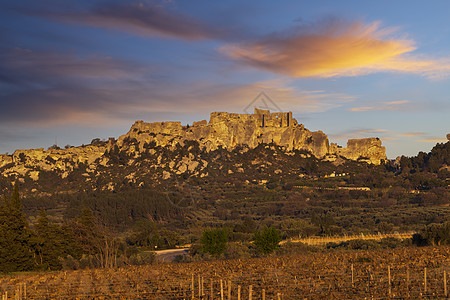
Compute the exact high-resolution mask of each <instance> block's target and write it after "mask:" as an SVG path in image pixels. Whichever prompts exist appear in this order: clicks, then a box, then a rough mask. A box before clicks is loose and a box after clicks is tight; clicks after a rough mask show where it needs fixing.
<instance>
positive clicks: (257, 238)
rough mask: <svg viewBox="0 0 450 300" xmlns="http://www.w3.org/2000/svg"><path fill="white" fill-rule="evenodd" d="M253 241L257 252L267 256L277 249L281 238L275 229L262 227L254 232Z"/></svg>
mask: <svg viewBox="0 0 450 300" xmlns="http://www.w3.org/2000/svg"><path fill="white" fill-rule="evenodd" d="M253 241H254V243H255V246H256V248H257V249H258V251H259V252H261V253H263V254H269V253H272V252H273V251H275V249H277V247H278V244H279V243H280V241H281V236H280V234H279V232H278V230H277V229H276V228H275V227H264V228H263V229H262V230H260V231H257V232H255V235H254V237H253Z"/></svg>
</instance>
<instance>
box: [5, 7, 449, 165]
mask: <svg viewBox="0 0 450 300" xmlns="http://www.w3.org/2000/svg"><path fill="white" fill-rule="evenodd" d="M449 11H450V2H448V1H433V4H432V5H431V4H427V3H424V2H423V1H376V2H372V1H283V2H281V3H275V2H274V1H200V0H194V1H175V0H174V1H141V2H137V1H136V2H135V1H80V0H79V1H56V0H51V1H50V0H44V1H39V2H36V1H9V0H6V1H2V2H1V3H0V41H1V43H0V105H1V109H0V153H6V152H9V153H12V152H13V151H14V150H15V149H23V148H40V147H44V148H47V147H49V146H51V145H52V144H54V143H55V139H57V142H58V144H59V145H60V146H64V145H66V144H70V145H80V144H87V143H89V142H90V141H91V140H92V139H93V138H96V137H100V138H108V137H118V136H119V135H121V134H124V133H126V132H127V131H128V129H129V127H130V126H131V124H132V123H133V122H134V121H135V120H144V121H147V122H154V121H164V120H175V121H181V122H182V123H184V124H186V123H190V124H191V123H192V122H193V121H195V120H202V119H209V113H210V112H212V111H229V112H238V113H240V112H243V110H244V108H245V107H246V106H247V105H248V104H249V103H250V102H251V101H252V100H253V99H254V98H255V97H256V96H257V95H258V94H259V93H260V92H261V91H264V92H265V93H266V94H267V95H268V96H269V97H270V98H271V99H273V101H274V102H275V103H276V104H277V106H278V107H280V108H281V109H282V110H283V111H292V112H293V113H294V117H295V118H296V119H297V120H298V121H299V123H302V124H304V125H305V127H306V128H308V129H310V130H322V131H323V132H325V133H326V134H327V135H328V136H329V139H330V141H331V142H337V143H338V144H340V145H343V146H345V144H346V141H347V139H349V138H363V137H379V138H381V140H382V141H383V145H384V146H386V149H387V155H388V157H389V158H395V157H396V156H398V155H402V154H404V155H408V156H411V155H415V154H417V153H418V152H419V151H429V150H430V149H431V148H432V147H433V146H434V145H435V144H436V143H437V142H445V141H446V138H445V136H446V134H447V133H449V132H450V128H449V124H450V122H449V112H450V99H449V98H450V84H449V79H450V77H449V75H450V19H449V18H448V12H449Z"/></svg>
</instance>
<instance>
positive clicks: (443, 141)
mask: <svg viewBox="0 0 450 300" xmlns="http://www.w3.org/2000/svg"><path fill="white" fill-rule="evenodd" d="M417 141H418V142H423V143H445V142H447V141H448V140H447V139H445V138H427V139H420V140H417Z"/></svg>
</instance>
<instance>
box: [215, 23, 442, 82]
mask: <svg viewBox="0 0 450 300" xmlns="http://www.w3.org/2000/svg"><path fill="white" fill-rule="evenodd" d="M395 33H396V29H395V28H382V27H381V23H380V22H374V23H369V24H364V23H362V22H347V21H344V20H337V19H328V20H321V21H320V22H317V23H314V24H310V25H303V26H299V27H296V28H293V29H291V30H288V31H285V32H277V33H275V34H271V35H268V36H266V37H264V38H260V39H256V40H253V41H249V42H243V43H235V44H229V45H225V46H223V47H221V48H220V49H219V51H221V52H222V53H224V54H225V55H226V56H228V57H229V58H231V59H234V60H236V61H237V62H239V63H240V64H244V65H248V66H252V67H256V68H259V69H263V70H267V71H271V72H275V73H279V74H284V75H287V76H291V77H320V78H328V77H340V76H358V75H365V74H370V73H374V72H384V71H396V72H407V73H417V74H421V75H423V76H427V77H431V78H438V77H440V76H444V75H446V74H448V73H449V72H450V61H449V60H435V59H428V58H420V57H417V56H413V55H412V54H411V52H413V51H414V50H416V49H417V47H416V46H415V43H414V41H413V40H410V39H405V38H399V37H396V36H395Z"/></svg>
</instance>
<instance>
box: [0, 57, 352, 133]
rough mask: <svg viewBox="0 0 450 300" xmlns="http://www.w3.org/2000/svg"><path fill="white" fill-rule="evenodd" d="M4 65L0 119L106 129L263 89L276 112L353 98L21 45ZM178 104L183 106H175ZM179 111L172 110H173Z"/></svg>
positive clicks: (244, 101) (236, 104) (217, 104)
mask: <svg viewBox="0 0 450 300" xmlns="http://www.w3.org/2000/svg"><path fill="white" fill-rule="evenodd" d="M0 57H2V58H4V59H5V61H6V62H7V63H5V68H4V70H2V73H3V74H5V76H7V77H5V76H1V77H0V83H2V84H4V85H5V86H6V87H7V89H4V91H3V93H4V94H2V97H1V98H0V103H1V105H2V109H1V110H0V124H2V125H8V126H12V125H14V126H33V127H54V126H58V125H62V124H64V125H66V126H67V125H69V124H73V125H79V126H96V127H106V126H111V125H117V124H131V123H132V122H133V121H134V120H136V119H141V118H142V119H145V120H147V121H163V120H167V119H173V118H174V117H175V118H176V117H179V118H180V119H182V120H183V119H186V118H187V116H189V115H198V114H200V113H201V114H204V115H205V116H209V113H210V112H211V111H217V110H221V111H234V112H238V113H242V112H243V109H244V108H245V107H246V106H247V105H248V104H249V103H250V102H251V101H252V100H253V99H254V98H255V97H256V95H258V93H260V92H261V91H265V92H266V93H267V94H268V95H270V97H271V98H272V99H273V101H275V102H276V103H277V105H278V106H279V107H280V108H281V109H286V110H292V111H294V112H295V111H300V112H302V113H308V112H322V111H326V110H329V109H332V108H334V107H337V106H339V105H342V104H343V103H347V102H349V101H354V98H353V97H352V96H351V95H346V94H339V93H329V92H326V91H317V90H315V91H305V90H299V89H297V88H295V87H294V86H292V85H291V82H290V81H289V80H283V79H277V80H267V81H257V82H253V83H252V82H250V83H215V82H210V81H199V80H197V81H195V80H193V81H183V82H173V81H167V80H166V79H165V77H161V76H160V75H161V74H162V73H164V70H163V69H161V68H157V69H158V72H157V75H156V76H154V77H152V72H151V71H152V70H153V69H154V67H153V66H151V65H146V64H136V63H133V62H129V61H124V60H119V59H114V58H110V57H78V56H75V55H73V54H62V53H59V54H55V53H52V52H42V51H41V52H36V51H30V50H24V49H13V50H3V51H0ZM186 103H189V105H186ZM181 108H182V109H181ZM177 112H178V113H177Z"/></svg>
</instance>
